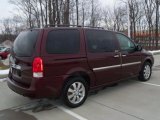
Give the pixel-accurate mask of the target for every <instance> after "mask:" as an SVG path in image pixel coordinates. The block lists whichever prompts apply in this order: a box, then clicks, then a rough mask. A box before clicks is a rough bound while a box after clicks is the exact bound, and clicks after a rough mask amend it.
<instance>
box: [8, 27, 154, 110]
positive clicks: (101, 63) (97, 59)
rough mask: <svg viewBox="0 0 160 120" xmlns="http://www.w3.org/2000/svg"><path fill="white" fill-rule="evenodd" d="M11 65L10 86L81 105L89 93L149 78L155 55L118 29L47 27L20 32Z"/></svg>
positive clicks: (41, 96) (28, 92)
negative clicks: (124, 82)
mask: <svg viewBox="0 0 160 120" xmlns="http://www.w3.org/2000/svg"><path fill="white" fill-rule="evenodd" d="M10 63H11V65H10V72H9V80H8V86H9V87H10V89H12V90H13V91H15V92H16V93H18V94H21V95H24V96H27V97H34V98H48V97H54V98H55V97H56V98H58V97H62V98H63V100H64V103H65V104H66V105H68V106H70V107H78V106H80V105H81V104H83V103H84V101H85V100H86V98H87V95H88V91H92V90H95V89H98V88H100V87H104V86H107V85H110V84H114V83H117V82H119V81H121V80H125V79H128V78H131V77H136V76H137V77H138V78H139V79H140V80H141V81H147V80H149V79H150V76H151V73H152V65H153V63H154V59H153V56H152V54H150V53H148V52H147V51H145V50H143V49H142V47H141V46H140V45H136V44H135V43H134V42H133V41H132V40H131V39H130V38H128V37H127V36H126V35H124V34H122V33H119V32H113V31H107V30H104V29H102V28H86V27H46V28H43V29H29V30H26V31H23V32H21V33H20V34H19V36H18V37H17V38H16V40H15V42H14V45H13V48H12V51H11V57H10Z"/></svg>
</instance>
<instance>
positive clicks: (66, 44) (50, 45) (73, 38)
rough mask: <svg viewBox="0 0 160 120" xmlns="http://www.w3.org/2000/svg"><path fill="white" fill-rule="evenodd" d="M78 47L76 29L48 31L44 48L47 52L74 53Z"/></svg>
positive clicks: (78, 41)
mask: <svg viewBox="0 0 160 120" xmlns="http://www.w3.org/2000/svg"><path fill="white" fill-rule="evenodd" d="M79 49H80V34H79V31H78V30H54V31H51V32H49V34H48V39H47V43H46V50H47V53H49V54H75V53H78V52H79Z"/></svg>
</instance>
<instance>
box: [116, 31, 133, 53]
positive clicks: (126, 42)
mask: <svg viewBox="0 0 160 120" xmlns="http://www.w3.org/2000/svg"><path fill="white" fill-rule="evenodd" d="M116 36H117V39H118V41H119V44H120V47H121V50H126V51H128V50H133V49H135V45H134V44H133V42H131V41H130V39H129V38H128V37H126V36H124V35H122V34H116Z"/></svg>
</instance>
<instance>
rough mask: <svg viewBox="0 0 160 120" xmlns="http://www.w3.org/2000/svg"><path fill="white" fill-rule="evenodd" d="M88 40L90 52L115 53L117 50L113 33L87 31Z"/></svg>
mask: <svg viewBox="0 0 160 120" xmlns="http://www.w3.org/2000/svg"><path fill="white" fill-rule="evenodd" d="M86 38H87V47H88V50H89V52H92V53H98V52H113V51H114V50H115V44H114V36H113V34H112V33H111V32H108V31H100V30H86Z"/></svg>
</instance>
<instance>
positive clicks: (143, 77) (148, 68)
mask: <svg viewBox="0 0 160 120" xmlns="http://www.w3.org/2000/svg"><path fill="white" fill-rule="evenodd" d="M151 74H152V65H151V64H150V63H149V62H145V63H144V65H143V67H142V70H141V72H140V74H139V77H138V78H139V80H140V81H142V82H145V81H148V80H149V79H150V77H151Z"/></svg>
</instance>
